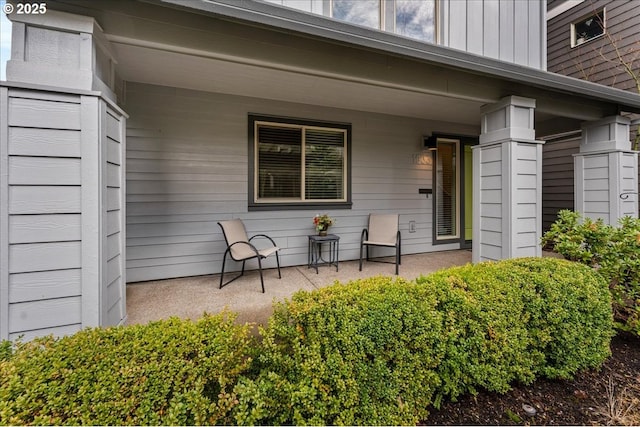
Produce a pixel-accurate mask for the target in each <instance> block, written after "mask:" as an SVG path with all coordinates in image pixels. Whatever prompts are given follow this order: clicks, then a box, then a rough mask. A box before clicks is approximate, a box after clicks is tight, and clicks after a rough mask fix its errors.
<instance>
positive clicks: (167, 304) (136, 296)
mask: <svg viewBox="0 0 640 427" xmlns="http://www.w3.org/2000/svg"><path fill="white" fill-rule="evenodd" d="M390 259H391V258H390ZM469 262H471V251H470V250H454V251H445V252H433V253H424V254H414V255H405V256H403V257H402V265H401V266H400V274H399V277H402V278H404V279H407V280H412V279H415V278H416V277H419V276H420V275H421V274H422V275H427V274H429V273H433V272H434V271H437V270H440V269H442V268H448V267H453V266H459V265H464V264H466V263H469ZM393 268H394V267H393V265H392V264H386V263H379V262H365V264H364V265H363V267H362V271H358V261H357V260H356V261H344V262H340V263H339V264H338V271H336V268H335V267H334V266H321V267H320V268H319V270H318V273H317V274H316V270H315V269H313V268H307V266H306V265H299V266H293V267H285V268H283V269H282V279H278V274H277V272H276V270H275V269H269V270H266V271H265V272H264V278H265V293H264V294H263V293H262V292H261V291H260V278H259V277H258V271H257V270H254V271H249V272H248V273H246V274H245V275H244V276H242V277H240V278H239V279H238V280H236V281H234V282H233V283H231V284H229V285H228V286H224V287H223V288H222V289H219V288H218V285H219V284H220V275H219V274H213V275H205V276H196V277H185V278H179V279H167V280H155V281H149V282H139V283H130V284H128V285H127V313H128V319H127V324H129V325H134V324H145V323H147V322H150V321H155V320H160V319H166V318H168V317H171V316H177V317H180V318H185V319H187V318H188V319H193V320H195V319H197V318H199V317H201V316H202V314H203V313H204V312H207V313H210V314H215V313H219V312H221V311H222V310H223V309H225V307H226V308H228V309H229V310H231V311H233V312H235V313H238V319H237V321H238V322H240V323H245V322H250V323H257V324H266V321H267V319H268V318H269V316H270V315H271V313H272V312H273V303H274V301H283V300H284V299H285V298H291V296H292V295H293V294H294V293H295V292H297V291H301V290H304V291H313V290H315V289H320V288H323V287H325V286H328V285H331V284H333V283H334V282H335V281H340V282H341V283H347V282H349V281H351V280H356V279H362V278H367V277H373V276H380V275H382V276H394V275H393V273H394V271H393ZM232 274H233V273H232Z"/></svg>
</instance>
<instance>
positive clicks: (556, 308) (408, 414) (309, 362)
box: [233, 258, 612, 425]
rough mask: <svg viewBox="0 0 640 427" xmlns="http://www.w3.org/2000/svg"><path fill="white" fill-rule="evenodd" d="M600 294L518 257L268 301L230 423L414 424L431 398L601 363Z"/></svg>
mask: <svg viewBox="0 0 640 427" xmlns="http://www.w3.org/2000/svg"><path fill="white" fill-rule="evenodd" d="M611 331H612V315H611V304H610V295H609V293H608V290H607V285H606V282H605V281H604V279H603V278H602V277H600V276H599V275H598V274H597V273H595V272H594V271H593V270H592V269H590V268H588V267H585V266H583V265H580V264H577V263H572V262H568V261H564V260H558V259H540V258H535V259H518V260H509V261H503V262H499V263H481V264H476V265H467V266H464V267H457V268H451V269H447V270H443V271H440V272H439V273H436V274H433V275H431V276H428V277H421V278H419V279H418V280H417V281H416V282H406V281H403V280H402V279H395V280H393V279H391V278H386V277H376V278H372V279H366V280H358V281H354V282H350V283H347V284H346V285H341V284H337V285H334V286H333V287H329V288H324V289H320V290H318V291H314V292H311V293H309V292H299V293H297V294H295V295H294V296H293V298H292V300H291V301H285V302H284V303H281V304H278V305H277V307H276V310H275V314H274V316H273V317H272V318H271V320H270V322H269V325H268V326H267V328H265V329H263V330H262V331H261V333H262V335H263V337H264V341H263V349H262V351H261V355H260V357H259V358H258V360H257V363H256V366H255V368H256V369H257V374H256V376H255V377H253V378H241V379H240V382H239V384H238V386H237V387H236V391H237V395H238V399H239V405H238V406H237V407H235V408H234V410H233V413H234V416H235V418H236V421H237V422H238V423H240V424H368V425H370V424H376V425H377V424H413V423H415V422H417V421H419V420H420V419H424V418H426V416H427V414H428V412H427V411H428V407H429V406H430V405H431V404H434V405H436V406H437V405H439V403H440V401H441V400H442V399H443V398H445V397H448V398H453V399H455V398H456V397H457V396H459V395H460V394H463V393H468V392H472V393H473V392H475V391H477V390H478V389H479V388H484V389H488V390H493V391H498V392H504V391H506V390H508V389H509V385H510V384H511V383H513V382H514V381H520V382H524V383H530V382H532V381H533V380H534V379H535V378H537V377H539V376H546V377H551V378H569V377H571V375H573V374H574V373H575V372H576V371H578V370H580V369H584V368H589V367H595V366H598V365H599V364H601V363H602V362H603V361H604V359H606V357H608V355H609V354H610V353H609V342H610V339H611V335H612V332H611Z"/></svg>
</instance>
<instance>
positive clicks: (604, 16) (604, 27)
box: [571, 8, 607, 49]
mask: <svg viewBox="0 0 640 427" xmlns="http://www.w3.org/2000/svg"><path fill="white" fill-rule="evenodd" d="M600 13H602V34H600V35H598V36H596V37H593V38H590V39H589V40H585V41H583V42H580V43H578V40H577V39H576V24H578V23H580V22H583V21H584V20H586V19H588V18H589V17H591V16H596V15H598V14H600ZM606 32H607V11H606V8H603V9H602V10H598V11H595V12H591V13H589V14H588V15H584V16H583V17H582V18H580V19H577V20H575V21H573V22H572V23H571V48H572V49H573V48H574V47H578V46H582V45H583V44H586V43H589V42H591V41H593V40H598V39H600V38H601V37H604V35H605V33H606Z"/></svg>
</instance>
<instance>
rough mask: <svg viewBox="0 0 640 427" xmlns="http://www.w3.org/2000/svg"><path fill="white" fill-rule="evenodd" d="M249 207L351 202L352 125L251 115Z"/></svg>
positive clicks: (322, 204) (336, 205) (306, 205)
mask: <svg viewBox="0 0 640 427" xmlns="http://www.w3.org/2000/svg"><path fill="white" fill-rule="evenodd" d="M249 126H250V150H249V151H250V153H251V157H252V165H253V168H250V169H252V170H251V171H250V175H251V176H250V177H249V179H250V182H252V184H253V185H252V186H251V187H252V188H250V193H251V194H250V201H249V206H250V208H255V209H260V208H272V209H277V208H282V207H286V208H296V207H310V206H331V207H341V206H347V205H348V204H349V202H350V200H349V194H350V191H349V180H348V171H349V168H348V160H349V141H350V131H351V127H350V125H346V124H331V123H319V122H311V121H301V120H295V119H293V120H291V119H289V120H287V119H280V118H270V117H259V116H250V117H249Z"/></svg>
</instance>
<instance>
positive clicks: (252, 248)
mask: <svg viewBox="0 0 640 427" xmlns="http://www.w3.org/2000/svg"><path fill="white" fill-rule="evenodd" d="M238 244H241V245H247V246H249V247H250V248H251V250H253V251H254V252H255V253H256V256H260V252H258V249H257V248H256V247H255V246H253V245H252V244H251V243H249V242H241V241H239V242H233V243H232V244H230V245H229V246H228V247H227V250H229V251H231V248H232V247H233V246H235V245H238ZM232 256H233V254H232Z"/></svg>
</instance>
